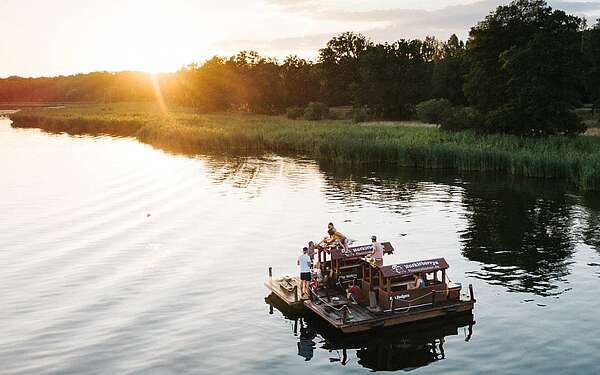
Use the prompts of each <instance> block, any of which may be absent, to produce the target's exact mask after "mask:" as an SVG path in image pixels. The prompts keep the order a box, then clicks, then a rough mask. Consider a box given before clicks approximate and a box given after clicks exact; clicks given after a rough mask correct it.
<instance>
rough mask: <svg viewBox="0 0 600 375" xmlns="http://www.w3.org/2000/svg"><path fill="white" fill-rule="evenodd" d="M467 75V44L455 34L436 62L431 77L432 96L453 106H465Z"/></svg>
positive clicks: (444, 44) (442, 49)
mask: <svg viewBox="0 0 600 375" xmlns="http://www.w3.org/2000/svg"><path fill="white" fill-rule="evenodd" d="M465 74H466V64H465V43H464V42H463V41H461V40H459V39H458V37H457V36H456V35H455V34H452V36H450V39H448V41H447V42H445V43H443V44H442V46H441V56H440V57H439V58H438V59H437V60H436V61H435V64H434V67H433V75H432V77H431V96H432V97H434V98H446V99H448V100H450V102H452V104H455V105H460V104H465V103H466V99H465V96H464V93H463V85H464V83H465V79H464V76H465Z"/></svg>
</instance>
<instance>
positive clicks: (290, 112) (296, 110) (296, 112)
mask: <svg viewBox="0 0 600 375" xmlns="http://www.w3.org/2000/svg"><path fill="white" fill-rule="evenodd" d="M286 112H287V118H289V119H292V120H295V119H297V118H300V117H302V115H303V114H304V110H303V109H302V108H300V107H297V106H296V107H288V109H287V110H286Z"/></svg>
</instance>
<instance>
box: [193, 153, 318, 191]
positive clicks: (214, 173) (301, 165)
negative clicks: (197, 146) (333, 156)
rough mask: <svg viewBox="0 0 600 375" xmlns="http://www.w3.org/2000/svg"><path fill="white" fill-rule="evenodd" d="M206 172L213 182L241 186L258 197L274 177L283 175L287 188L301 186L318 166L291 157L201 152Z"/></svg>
mask: <svg viewBox="0 0 600 375" xmlns="http://www.w3.org/2000/svg"><path fill="white" fill-rule="evenodd" d="M202 160H203V161H204V162H205V170H204V171H205V174H206V176H207V177H208V178H210V179H211V180H212V181H213V182H214V183H216V184H219V185H221V184H227V185H229V186H230V187H231V188H233V189H236V190H243V191H244V192H245V193H246V195H247V197H248V198H250V199H252V198H257V197H259V196H260V195H261V194H262V192H263V190H264V189H265V188H266V187H268V186H270V185H271V184H272V183H273V181H275V180H277V179H279V178H282V179H284V180H285V181H286V182H287V184H288V187H289V189H291V190H295V189H301V188H302V187H303V182H305V181H306V180H307V179H311V178H312V179H314V178H315V176H316V175H317V174H318V169H317V167H316V165H315V164H314V163H310V162H301V161H298V160H294V159H289V158H283V157H277V156H263V157H214V156H210V157H208V156H204V157H202Z"/></svg>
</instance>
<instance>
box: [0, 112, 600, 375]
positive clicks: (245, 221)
mask: <svg viewBox="0 0 600 375" xmlns="http://www.w3.org/2000/svg"><path fill="white" fill-rule="evenodd" d="M0 175H1V176H2V179H0V191H2V194H0V227H1V228H2V230H1V231H0V264H2V267H3V272H2V273H0V298H1V299H2V301H3V309H2V310H0V318H1V320H2V321H3V323H4V327H5V328H4V330H3V335H0V363H3V366H4V367H3V368H2V371H1V372H3V373H12V372H18V371H21V372H28V373H32V372H35V373H41V372H55V373H56V372H62V373H64V372H80V373H81V372H90V371H95V369H102V370H104V371H103V372H105V373H107V372H108V373H111V372H115V373H121V372H125V371H126V370H130V371H135V370H137V371H139V372H152V371H154V372H165V371H167V369H168V370H170V371H174V372H179V373H185V372H198V371H199V372H203V371H205V372H208V373H218V372H223V373H231V372H238V370H240V369H244V371H245V372H246V373H257V374H258V373H260V374H268V373H273V374H279V373H282V372H285V373H288V374H295V373H306V372H307V371H316V372H320V371H328V372H339V373H342V372H343V373H347V372H356V373H362V372H364V371H365V368H364V367H367V368H374V367H376V366H372V364H373V363H374V361H373V357H372V353H373V351H371V349H376V350H379V351H381V352H386V353H389V355H388V356H387V358H388V359H389V360H390V361H391V362H390V363H392V364H396V365H398V366H397V367H403V368H406V367H407V366H408V367H410V366H412V365H414V366H415V367H418V369H417V370H416V371H418V372H419V373H423V374H426V373H439V372H443V373H445V374H452V373H457V374H459V373H460V374H462V373H465V372H470V373H481V372H484V371H488V372H489V371H492V372H497V373H516V372H519V371H520V370H521V369H523V368H526V369H529V370H531V371H530V372H532V373H549V372H557V371H558V372H561V371H562V372H579V373H590V372H592V369H595V366H596V365H597V361H598V358H597V354H596V353H595V350H594V348H597V347H599V345H600V342H599V339H598V337H596V335H595V334H594V333H593V330H592V329H590V327H594V326H595V325H596V324H597V317H596V315H597V311H598V309H600V305H599V303H598V302H597V296H596V294H597V293H596V288H597V286H598V279H599V278H600V266H598V265H599V264H600V246H599V245H600V219H599V217H600V214H599V213H600V204H598V198H597V197H598V194H585V195H579V194H577V193H573V192H569V190H568V189H566V188H562V187H560V186H558V185H557V184H556V183H555V182H553V181H550V182H544V181H536V180H521V179H516V178H515V179H513V178H507V177H482V176H478V175H476V174H472V175H464V174H463V175H458V174H457V173H454V172H443V171H412V170H409V169H400V168H396V167H387V168H386V167H384V166H381V167H377V168H376V167H363V168H344V167H339V166H336V167H333V166H327V165H318V164H316V163H314V162H311V161H307V160H294V159H291V158H282V157H277V156H272V155H266V156H263V157H253V158H222V157H214V156H210V157H209V156H195V157H186V156H181V155H169V154H165V153H163V152H161V151H159V150H154V149H152V148H151V147H149V146H146V145H142V144H139V143H136V142H135V141H132V140H129V139H114V138H106V137H98V138H91V137H69V136H65V135H49V134H45V133H40V132H37V131H34V130H13V129H11V128H10V127H8V125H7V123H6V121H0ZM329 221H333V222H334V223H336V226H337V227H338V229H339V230H340V231H342V232H343V233H344V234H346V235H348V236H349V237H350V238H352V239H354V240H356V242H357V243H368V241H369V238H370V236H371V235H372V234H376V235H378V237H379V238H380V239H381V240H382V241H390V242H391V243H392V244H393V246H394V247H395V249H396V251H395V253H394V254H393V255H391V256H388V257H386V263H387V264H390V263H396V262H406V261H413V260H419V259H428V258H437V257H440V256H442V257H444V258H446V260H447V261H448V263H449V264H450V270H449V276H450V278H451V280H452V281H457V282H461V283H462V284H463V285H468V284H469V283H472V284H473V285H474V289H475V296H476V298H477V301H478V302H477V304H476V307H475V320H476V321H477V324H476V325H475V327H474V333H473V338H472V339H471V340H470V341H469V342H465V335H464V327H462V328H460V327H459V328H456V327H451V330H450V331H451V332H446V331H443V330H442V331H436V330H434V332H433V333H432V334H431V337H426V338H425V339H419V340H421V341H419V340H417V341H415V340H416V339H415V338H413V337H411V338H407V337H405V336H404V334H402V335H400V334H399V335H398V336H399V337H400V338H404V339H406V340H405V341H403V342H392V343H390V342H389V341H385V340H384V341H380V342H377V341H376V342H369V345H367V346H366V347H364V348H358V347H352V349H349V350H348V351H347V353H346V354H347V356H348V358H347V362H346V364H345V365H342V363H341V362H343V361H342V358H343V355H342V353H341V352H340V355H338V354H334V352H330V351H329V350H330V349H331V350H334V349H332V348H336V349H335V351H339V350H340V349H339V348H341V347H343V345H342V346H339V345H338V344H339V343H338V342H337V341H336V340H333V339H330V338H329V337H326V336H327V335H325V334H323V332H322V331H321V330H318V329H315V332H317V334H316V336H315V337H314V338H312V339H311V340H312V341H313V342H314V343H315V349H314V352H313V353H312V355H313V356H312V357H311V358H310V360H309V361H306V362H305V361H304V358H303V357H299V356H298V342H299V337H298V336H294V335H293V334H288V332H293V326H294V321H293V320H288V319H285V318H284V317H283V316H282V315H281V313H278V312H277V311H275V312H274V314H273V315H269V314H268V306H267V305H265V304H264V302H263V298H264V297H265V295H266V291H265V289H264V287H263V286H262V282H263V280H264V278H265V276H266V270H267V267H269V266H272V267H273V268H274V272H275V274H293V273H295V272H296V271H297V270H296V265H295V260H296V258H297V256H298V255H299V251H300V249H301V247H302V246H303V245H304V243H306V242H307V241H308V240H319V239H320V238H319V237H321V236H324V235H325V231H326V224H327V222H329ZM287 328H289V329H290V331H287ZM457 330H458V331H460V332H462V334H459V335H457V334H456V332H455V331H457ZM453 332H454V333H453ZM442 340H443V341H442ZM515 343H517V344H515ZM336 345H337V346H336ZM442 348H443V349H444V356H445V358H444V359H443V360H433V361H424V362H423V361H421V365H418V364H415V363H417V362H418V361H417V359H418V358H419V356H424V357H427V356H429V355H430V354H431V355H436V354H435V353H437V355H439V354H440V349H442ZM363 349H364V350H363ZM336 353H337V352H336ZM427 353H429V354H427ZM331 358H333V359H334V361H333V362H331V361H330V359H331ZM336 358H337V360H335V359H336ZM430 359H431V358H430ZM411 361H412V362H411ZM425 362H426V363H429V364H428V365H426V366H424V367H419V366H422V365H423V364H424V363H425ZM375 363H376V364H377V362H376V361H375ZM411 363H412V365H411ZM401 364H403V365H402V366H400V365H401ZM306 366H309V367H306ZM363 366H364V367H363Z"/></svg>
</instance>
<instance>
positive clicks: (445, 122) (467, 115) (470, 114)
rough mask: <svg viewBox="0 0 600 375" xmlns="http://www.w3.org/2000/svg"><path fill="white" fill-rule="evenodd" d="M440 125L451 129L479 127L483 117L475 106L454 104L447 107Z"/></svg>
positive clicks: (445, 128)
mask: <svg viewBox="0 0 600 375" xmlns="http://www.w3.org/2000/svg"><path fill="white" fill-rule="evenodd" d="M440 125H441V128H442V129H444V130H451V131H460V130H468V129H480V128H481V127H482V125H483V118H482V116H481V114H480V113H479V111H477V110H476V109H475V108H471V107H464V106H455V107H451V108H449V109H448V111H447V112H446V113H445V116H444V118H442V121H441V122H440Z"/></svg>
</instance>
